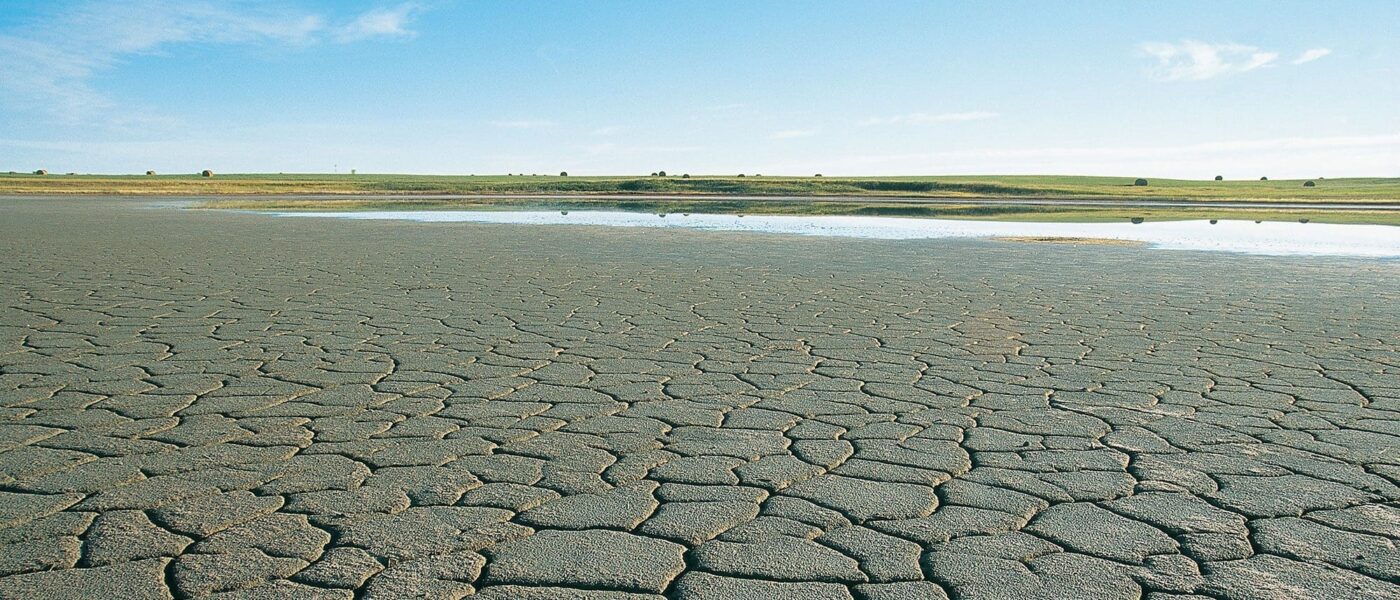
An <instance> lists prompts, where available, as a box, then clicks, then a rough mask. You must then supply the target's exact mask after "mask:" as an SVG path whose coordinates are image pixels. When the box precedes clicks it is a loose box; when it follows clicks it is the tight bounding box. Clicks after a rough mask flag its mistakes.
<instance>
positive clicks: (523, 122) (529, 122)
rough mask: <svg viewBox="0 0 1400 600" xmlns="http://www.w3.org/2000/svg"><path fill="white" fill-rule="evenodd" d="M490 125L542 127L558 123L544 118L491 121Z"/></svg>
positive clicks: (503, 127)
mask: <svg viewBox="0 0 1400 600" xmlns="http://www.w3.org/2000/svg"><path fill="white" fill-rule="evenodd" d="M491 124H492V125H494V126H496V127H500V128H501V129H544V128H546V127H553V126H555V125H558V123H555V122H554V121H547V120H544V119H514V120H508V121H492V122H491Z"/></svg>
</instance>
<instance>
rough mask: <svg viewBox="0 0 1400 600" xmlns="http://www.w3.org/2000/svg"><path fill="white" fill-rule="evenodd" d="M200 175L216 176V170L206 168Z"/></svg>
mask: <svg viewBox="0 0 1400 600" xmlns="http://www.w3.org/2000/svg"><path fill="white" fill-rule="evenodd" d="M199 176H200V177H213V176H214V172H213V171H210V170H209V169H205V170H203V171H200V172H199Z"/></svg>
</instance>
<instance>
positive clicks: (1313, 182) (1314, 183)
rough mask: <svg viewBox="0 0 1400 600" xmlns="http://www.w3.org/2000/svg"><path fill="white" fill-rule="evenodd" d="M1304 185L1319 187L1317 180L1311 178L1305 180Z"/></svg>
mask: <svg viewBox="0 0 1400 600" xmlns="http://www.w3.org/2000/svg"><path fill="white" fill-rule="evenodd" d="M1303 187H1317V182H1316V181H1313V180H1311V179H1309V180H1307V181H1304V182H1303Z"/></svg>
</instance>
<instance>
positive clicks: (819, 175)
mask: <svg viewBox="0 0 1400 600" xmlns="http://www.w3.org/2000/svg"><path fill="white" fill-rule="evenodd" d="M821 176H822V174H821V173H817V174H816V175H814V177H821Z"/></svg>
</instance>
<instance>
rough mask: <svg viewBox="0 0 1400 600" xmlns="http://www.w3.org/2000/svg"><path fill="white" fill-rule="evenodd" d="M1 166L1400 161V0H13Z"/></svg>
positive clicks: (706, 166)
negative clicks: (1056, 0) (1154, 0)
mask: <svg viewBox="0 0 1400 600" xmlns="http://www.w3.org/2000/svg"><path fill="white" fill-rule="evenodd" d="M3 2H4V8H3V10H0V171H11V170H13V171H32V170H35V169H40V168H44V169H48V170H49V171H51V172H70V171H71V172H83V173H89V172H90V173H142V172H145V171H146V170H147V169H154V170H157V171H158V172H162V173H184V172H195V171H198V170H201V169H205V168H209V169H213V170H215V171H217V172H260V173H276V172H287V173H294V172H316V173H331V172H341V173H345V172H348V171H350V170H351V169H355V170H357V171H358V172H360V173H434V174H493V173H541V174H543V173H556V172H559V171H568V172H569V173H570V174H578V175H612V174H646V173H649V172H652V171H656V170H666V171H668V172H673V173H681V172H686V173H694V174H737V173H750V174H752V173H763V174H769V175H810V174H814V173H823V174H826V175H951V174H1091V175H1122V176H1145V177H1152V176H1156V177H1180V178H1188V179H1208V178H1211V177H1214V176H1215V175H1224V176H1225V177H1227V178H1232V179H1233V178H1258V177H1260V176H1268V177H1271V178H1289V177H1319V176H1321V177H1343V176H1390V177H1396V176H1400V35H1396V33H1395V32H1396V24H1397V23H1400V2H1397V1H1395V0H1378V1H1374V2H1368V1H1345V2H1335V3H1333V2H1325V3H1323V2H1280V1H1269V2H1248V1H1230V2H1220V1H1206V2H1189V1H1174V2H1160V3H1147V2H1122V1H1092V0H1084V1H1078V2H1072V3H1045V2H1032V1H1025V2H1015V1H1005V2H976V3H972V2H951V1H949V2H901V1H882V0H872V1H869V2H835V1H810V2H789V1H783V0H769V1H763V2H750V1H734V2H728V1H721V0H711V1H688V0H667V1H666V2H647V1H641V0H637V1H625V2H624V1H610V0H595V1H582V0H580V1H568V0H563V1H552V2H543V1H542V2H531V1H526V0H522V1H512V2H504V1H502V2H487V1H452V0H416V1H409V2H404V1H400V0H345V1H331V0H279V1H271V2H256V1H240V0H222V1H203V0H186V1H166V0H137V1H121V0H99V1H82V0H77V1H66V2H65V1H55V0H3Z"/></svg>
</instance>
